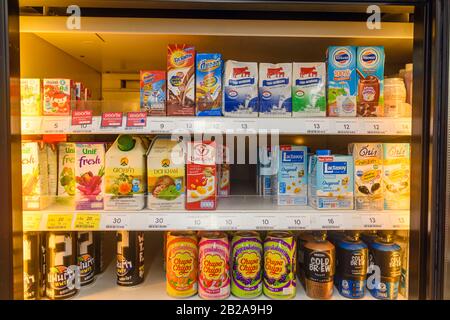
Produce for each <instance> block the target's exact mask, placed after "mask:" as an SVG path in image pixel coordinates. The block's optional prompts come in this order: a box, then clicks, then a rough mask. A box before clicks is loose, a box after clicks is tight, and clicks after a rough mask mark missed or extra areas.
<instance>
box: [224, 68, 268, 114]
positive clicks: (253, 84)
mask: <svg viewBox="0 0 450 320" xmlns="http://www.w3.org/2000/svg"><path fill="white" fill-rule="evenodd" d="M223 79H224V81H223V82H224V83H223V85H224V94H223V96H224V102H223V114H224V116H228V117H257V116H258V104H259V101H258V64H257V63H256V62H239V61H233V60H228V61H227V62H225V73H224V78H223Z"/></svg>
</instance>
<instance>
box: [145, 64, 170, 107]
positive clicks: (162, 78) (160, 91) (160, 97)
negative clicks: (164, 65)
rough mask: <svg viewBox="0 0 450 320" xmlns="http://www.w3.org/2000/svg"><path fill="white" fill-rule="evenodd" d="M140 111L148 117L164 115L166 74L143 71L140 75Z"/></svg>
mask: <svg viewBox="0 0 450 320" xmlns="http://www.w3.org/2000/svg"><path fill="white" fill-rule="evenodd" d="M140 98H141V99H140V103H141V111H142V112H147V114H148V115H149V116H165V115H166V72H165V71H143V70H141V73H140Z"/></svg>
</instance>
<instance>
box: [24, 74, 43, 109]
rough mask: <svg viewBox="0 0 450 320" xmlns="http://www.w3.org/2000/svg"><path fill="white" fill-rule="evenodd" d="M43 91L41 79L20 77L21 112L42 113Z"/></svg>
mask: <svg viewBox="0 0 450 320" xmlns="http://www.w3.org/2000/svg"><path fill="white" fill-rule="evenodd" d="M41 92H42V82H41V79H20V112H21V114H22V116H40V115H41V112H42V95H41Z"/></svg>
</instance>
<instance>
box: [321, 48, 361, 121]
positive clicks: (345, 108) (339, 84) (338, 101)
mask: <svg viewBox="0 0 450 320" xmlns="http://www.w3.org/2000/svg"><path fill="white" fill-rule="evenodd" d="M327 60H328V83H327V96H328V116H330V117H354V116H356V96H357V93H358V91H357V78H356V48H355V47H351V46H347V47H329V48H328V51H327Z"/></svg>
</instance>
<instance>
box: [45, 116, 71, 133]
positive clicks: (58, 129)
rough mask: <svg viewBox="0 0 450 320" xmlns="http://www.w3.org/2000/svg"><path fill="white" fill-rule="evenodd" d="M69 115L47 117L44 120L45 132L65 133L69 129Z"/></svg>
mask: <svg viewBox="0 0 450 320" xmlns="http://www.w3.org/2000/svg"><path fill="white" fill-rule="evenodd" d="M69 122H70V118H69V117H45V118H44V119H43V120H42V131H43V133H64V132H65V131H67V130H68V129H69V125H70V123H69Z"/></svg>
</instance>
